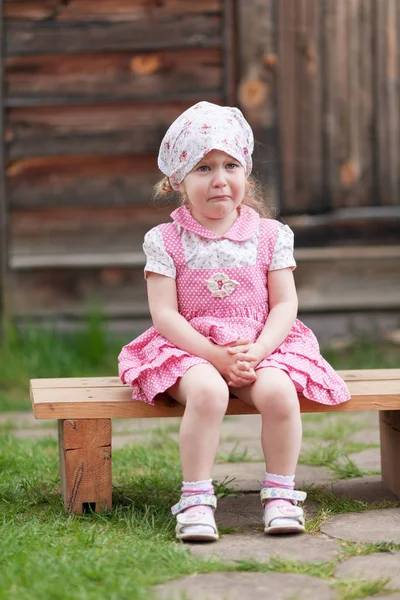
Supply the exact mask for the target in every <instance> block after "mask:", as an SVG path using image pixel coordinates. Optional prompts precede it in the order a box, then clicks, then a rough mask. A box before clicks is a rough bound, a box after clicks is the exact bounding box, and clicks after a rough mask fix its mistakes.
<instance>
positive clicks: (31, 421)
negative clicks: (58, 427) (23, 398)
mask: <svg viewBox="0 0 400 600" xmlns="http://www.w3.org/2000/svg"><path fill="white" fill-rule="evenodd" d="M9 422H10V423H14V424H15V425H16V426H17V427H22V428H26V427H40V425H41V424H42V423H43V422H44V421H43V419H35V417H34V416H33V413H32V412H31V411H18V412H5V413H1V414H0V425H1V424H4V423H9ZM54 423H56V421H54Z"/></svg>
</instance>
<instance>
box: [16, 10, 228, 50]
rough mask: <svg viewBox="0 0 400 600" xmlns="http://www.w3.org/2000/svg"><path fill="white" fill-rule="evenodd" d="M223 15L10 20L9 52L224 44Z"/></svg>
mask: <svg viewBox="0 0 400 600" xmlns="http://www.w3.org/2000/svg"><path fill="white" fill-rule="evenodd" d="M221 29H222V27H221V15H220V14H218V13H214V14H213V13H211V14H197V15H191V14H188V15H184V14H172V13H168V12H163V13H162V14H160V13H157V12H154V13H152V14H151V15H148V16H146V18H143V19H139V20H134V21H128V22H123V23H121V22H118V23H109V22H95V23H91V22H84V23H77V25H76V26H71V24H69V23H62V22H52V21H49V22H48V21H44V22H32V21H9V22H8V25H7V30H6V56H17V55H21V56H22V55H29V54H54V53H57V54H60V53H66V54H71V53H75V52H95V51H101V52H104V51H107V50H110V51H112V50H132V51H145V50H151V51H156V50H165V49H168V48H199V47H202V48H214V47H220V46H221V45H222V39H221V38H222V31H221Z"/></svg>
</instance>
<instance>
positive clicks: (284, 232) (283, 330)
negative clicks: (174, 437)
mask: <svg viewBox="0 0 400 600" xmlns="http://www.w3.org/2000/svg"><path fill="white" fill-rule="evenodd" d="M252 151H253V134H252V131H251V128H250V126H249V124H248V123H247V121H246V120H245V119H244V117H243V115H242V113H241V112H240V111H239V110H238V109H237V108H229V107H221V106H216V105H214V104H210V103H209V102H200V103H198V104H196V105H195V106H192V107H191V108H189V109H188V110H186V111H185V112H184V113H183V114H182V115H181V116H180V117H178V118H177V119H176V121H175V122H174V123H173V124H172V125H171V127H170V128H169V129H168V131H167V133H166V135H165V137H164V139H163V141H162V143H161V147H160V152H159V157H158V165H159V168H160V170H161V171H162V172H163V173H164V175H166V177H165V178H164V180H163V181H162V182H160V184H159V186H158V189H159V190H160V189H161V190H163V191H165V192H168V191H171V189H174V190H175V191H177V192H178V193H179V194H180V195H181V198H182V206H181V207H180V208H178V209H177V210H175V211H174V212H173V213H172V215H171V217H172V220H173V222H172V223H165V224H162V225H158V226H157V227H154V228H153V229H152V230H151V231H149V232H148V233H147V234H146V236H145V241H144V246H143V248H144V251H145V254H146V256H147V263H146V266H145V276H146V278H147V289H148V299H149V306H150V312H151V316H152V319H153V323H154V326H153V327H151V328H150V329H149V330H147V331H146V332H145V333H143V334H142V335H141V336H140V337H138V338H137V339H136V340H134V341H133V342H131V343H130V344H128V345H127V346H125V347H124V348H123V349H122V351H121V353H120V356H119V372H120V377H121V380H122V381H123V383H128V384H129V385H130V386H132V388H133V395H132V397H133V398H134V399H137V400H142V401H143V402H147V403H149V404H155V402H156V401H157V394H159V393H161V392H167V393H168V394H169V395H170V396H172V397H173V398H175V400H177V401H178V402H180V403H181V404H183V405H184V406H185V412H184V416H183V418H182V422H181V428H180V456H181V463H182V472H183V485H182V496H181V499H180V500H179V502H178V503H177V504H176V505H175V506H173V507H172V514H173V515H176V517H177V525H176V536H177V538H178V539H180V540H185V541H190V540H205V541H211V540H216V539H218V530H217V526H216V524H215V520H214V510H215V508H216V505H217V502H216V497H215V495H214V490H213V486H212V479H211V472H212V468H213V464H214V459H215V456H216V453H217V449H218V443H219V436H220V428H221V423H222V421H223V418H224V415H225V412H226V409H227V406H228V401H229V395H230V394H234V395H235V396H237V397H238V398H241V399H242V400H243V401H244V402H247V403H248V404H250V405H252V406H255V407H256V408H257V410H258V411H259V412H260V413H261V418H262V435H261V443H262V448H263V452H264V456H265V464H266V473H265V479H264V485H263V487H262V490H261V501H262V506H263V509H264V513H263V514H264V523H265V532H266V533H273V534H275V533H288V532H301V531H304V517H303V510H302V509H301V508H300V507H299V506H297V502H298V501H303V500H304V499H305V497H306V494H305V492H301V491H295V490H294V473H295V469H296V465H297V460H298V456H299V452H300V444H301V435H302V428H301V417H300V410H299V402H298V395H297V394H298V392H301V393H302V394H304V396H306V397H307V398H309V399H311V400H314V401H316V402H321V403H323V404H338V403H340V402H344V401H346V400H348V399H349V397H350V395H349V392H348V389H347V387H346V385H345V383H344V382H343V381H342V380H341V379H340V377H339V376H338V375H337V374H336V373H335V371H334V370H333V369H332V367H331V366H330V365H329V364H328V363H327V362H326V361H325V360H324V359H323V358H322V357H321V355H320V352H319V347H318V342H317V340H316V338H315V336H314V334H313V333H312V332H311V331H310V330H309V329H308V328H307V327H306V326H305V325H303V323H301V322H300V321H299V320H297V319H296V313H297V296H296V290H295V285H294V280H293V274H292V270H293V269H294V268H295V265H296V263H295V261H294V258H293V233H292V231H291V230H290V228H289V227H288V226H287V225H282V224H281V223H279V222H278V221H275V220H273V219H266V218H260V215H259V213H258V212H256V210H254V209H253V208H251V207H252V206H253V207H254V208H256V209H259V208H260V207H261V208H262V203H261V202H260V201H257V200H256V199H255V198H254V193H253V191H252V190H253V187H252V183H251V182H250V181H249V180H248V177H249V175H250V172H251V169H252V160H251V154H252Z"/></svg>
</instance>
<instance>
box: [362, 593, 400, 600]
mask: <svg viewBox="0 0 400 600" xmlns="http://www.w3.org/2000/svg"><path fill="white" fill-rule="evenodd" d="M364 600H400V594H390V596H388V595H386V596H368V598H364Z"/></svg>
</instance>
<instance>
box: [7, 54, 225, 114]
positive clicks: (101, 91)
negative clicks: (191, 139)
mask: <svg viewBox="0 0 400 600" xmlns="http://www.w3.org/2000/svg"><path fill="white" fill-rule="evenodd" d="M5 66H6V81H7V99H6V101H7V106H9V107H13V106H27V105H37V104H48V105H50V104H51V105H60V104H68V105H70V104H71V102H72V103H75V104H77V103H79V102H90V101H94V100H96V101H102V102H105V101H112V100H119V101H126V100H134V101H140V100H153V101H154V100H158V99H159V98H163V99H164V100H167V101H168V100H170V99H175V100H178V99H180V100H183V99H184V97H185V96H186V97H188V98H189V99H190V98H200V97H201V98H204V99H207V98H214V97H218V96H220V95H222V75H223V70H222V56H221V51H220V50H219V49H212V48H211V49H208V48H199V49H198V48H195V49H191V48H189V49H186V50H185V51H165V52H149V53H147V54H134V53H132V52H119V53H116V52H108V53H105V52H98V53H96V54H95V53H89V54H73V55H64V54H61V55H59V54H51V55H35V56H19V57H13V58H8V59H7V61H6V65H5Z"/></svg>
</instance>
